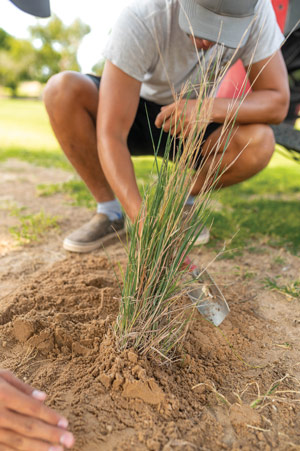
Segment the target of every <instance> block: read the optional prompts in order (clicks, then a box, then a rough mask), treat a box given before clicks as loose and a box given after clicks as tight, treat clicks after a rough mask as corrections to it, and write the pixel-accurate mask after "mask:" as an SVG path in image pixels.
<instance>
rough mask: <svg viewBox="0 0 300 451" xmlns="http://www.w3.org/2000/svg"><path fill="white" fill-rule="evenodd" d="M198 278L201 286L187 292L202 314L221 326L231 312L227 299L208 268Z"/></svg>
mask: <svg viewBox="0 0 300 451" xmlns="http://www.w3.org/2000/svg"><path fill="white" fill-rule="evenodd" d="M195 276H196V275H195V274H194V277H195ZM196 279H197V282H198V283H199V287H197V288H193V289H192V290H190V291H189V292H188V293H187V294H188V296H189V298H190V299H191V301H192V302H193V304H195V306H196V308H197V310H198V311H199V312H200V313H201V315H203V316H204V317H205V318H206V319H208V320H209V321H211V322H212V323H213V324H214V325H215V326H219V325H220V324H221V323H222V322H223V321H224V319H225V318H226V316H227V315H228V313H229V312H230V309H229V306H228V304H227V302H226V299H225V298H224V296H223V293H222V292H221V290H220V289H219V287H218V286H217V284H216V283H215V281H214V280H213V278H212V277H211V276H210V274H209V273H208V272H207V271H206V270H204V271H203V272H202V273H201V275H200V276H199V275H198V274H197V276H196Z"/></svg>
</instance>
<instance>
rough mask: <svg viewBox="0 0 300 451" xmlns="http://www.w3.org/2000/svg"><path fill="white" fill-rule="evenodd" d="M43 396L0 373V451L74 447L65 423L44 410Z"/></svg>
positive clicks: (61, 449) (12, 377)
mask: <svg viewBox="0 0 300 451" xmlns="http://www.w3.org/2000/svg"><path fill="white" fill-rule="evenodd" d="M46 396H47V395H46V393H44V392H41V391H39V390H34V389H33V388H32V387H30V386H29V385H27V384H25V383H23V382H21V381H20V380H19V379H17V378H16V377H15V376H14V375H13V374H12V373H11V372H9V371H4V370H0V451H2V450H5V451H9V450H22V451H63V449H64V447H66V448H71V447H72V446H73V444H74V437H73V435H72V434H71V433H70V432H68V431H67V427H68V421H67V419H66V418H64V417H63V416H61V415H60V414H58V413H57V412H55V411H54V410H52V409H50V408H49V407H47V406H45V404H44V401H45V399H46Z"/></svg>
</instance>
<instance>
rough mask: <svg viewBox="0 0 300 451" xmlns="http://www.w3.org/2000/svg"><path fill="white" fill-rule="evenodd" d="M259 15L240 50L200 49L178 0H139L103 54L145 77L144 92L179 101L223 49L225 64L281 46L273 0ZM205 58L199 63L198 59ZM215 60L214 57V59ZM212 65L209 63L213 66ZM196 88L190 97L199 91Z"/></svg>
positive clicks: (264, 0)
mask: <svg viewBox="0 0 300 451" xmlns="http://www.w3.org/2000/svg"><path fill="white" fill-rule="evenodd" d="M256 11H257V14H256V17H255V19H254V20H253V22H252V24H251V29H250V34H249V37H248V39H247V41H246V43H245V45H244V46H243V47H241V48H239V49H238V50H237V51H236V50H233V49H229V48H224V47H222V46H218V47H219V49H218V50H219V51H217V52H216V46H213V47H212V48H210V49H209V50H207V51H205V52H204V51H202V50H200V51H199V52H197V50H196V49H195V46H194V44H193V43H192V41H191V39H190V38H189V37H188V36H187V35H186V33H185V32H184V31H182V29H181V28H180V26H179V23H178V14H179V1H178V0H134V1H133V2H132V3H131V5H130V6H128V7H126V8H125V9H124V10H123V11H122V13H121V15H120V17H119V18H118V20H117V22H116V23H115V25H114V27H113V30H112V33H111V34H110V36H109V38H108V42H107V44H106V46H105V48H104V52H103V54H104V57H105V58H107V59H108V60H110V61H111V62H112V63H113V64H114V65H116V66H117V67H119V68H120V69H121V70H122V71H124V72H125V73H127V74H128V75H130V76H131V77H133V78H135V79H137V80H139V81H141V82H142V86H141V93H140V95H141V97H143V98H145V99H147V100H151V101H153V102H156V103H158V104H161V105H166V104H169V103H172V102H173V101H174V97H173V95H172V90H174V91H175V93H177V94H178V93H179V92H180V90H181V89H182V87H183V86H184V85H185V83H186V82H187V81H190V82H191V83H192V84H195V85H197V84H199V82H200V81H201V80H199V78H201V75H200V74H201V72H202V73H203V72H204V71H205V68H206V67H207V65H208V64H211V60H212V57H213V55H217V54H218V55H219V54H220V52H221V64H220V67H222V66H224V65H225V64H226V63H227V62H228V61H230V59H231V58H232V57H233V55H234V54H235V55H234V57H233V59H232V64H233V63H234V62H235V61H237V60H238V59H239V58H241V60H242V61H243V63H244V65H245V66H248V65H249V64H250V63H252V62H257V61H260V60H262V59H264V58H267V57H269V56H271V55H272V54H273V53H274V52H275V51H276V50H278V49H279V48H280V45H281V43H282V41H283V39H284V38H283V35H282V33H281V31H280V29H279V27H278V25H277V22H276V18H275V14H274V11H273V8H272V5H271V1H270V0H258V3H257V6H256ZM199 61H200V63H199ZM209 62H210V63H209ZM212 66H213V65H211V66H210V67H212ZM195 96H196V93H194V94H192V95H191V97H195Z"/></svg>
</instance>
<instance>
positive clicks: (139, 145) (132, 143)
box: [87, 74, 220, 169]
mask: <svg viewBox="0 0 300 451" xmlns="http://www.w3.org/2000/svg"><path fill="white" fill-rule="evenodd" d="M87 76H88V77H89V78H90V79H91V80H92V81H93V82H94V83H95V85H96V86H97V88H98V89H99V86H100V80H101V79H100V77H97V76H95V75H91V74H87ZM161 107H162V105H158V104H157V103H154V102H151V101H150V100H146V99H143V98H142V97H141V98H140V102H139V105H138V109H137V113H136V116H135V119H134V122H133V124H132V127H131V129H130V132H129V135H128V139H127V145H128V149H129V151H130V154H131V155H133V156H142V155H154V148H153V142H152V139H153V141H154V145H155V148H156V149H157V144H158V143H159V140H160V146H159V149H158V150H157V154H158V155H159V156H160V157H163V156H164V151H165V147H166V143H167V139H168V133H166V132H161V129H159V128H157V127H155V125H154V122H155V119H156V116H157V115H158V114H159V113H160V109H161ZM147 115H148V117H147ZM148 120H149V122H148ZM149 123H150V126H151V133H150V130H149ZM218 127H220V124H217V123H216V122H212V123H211V124H209V125H208V126H207V129H206V131H205V135H204V139H203V143H204V141H205V140H206V139H207V138H208V137H209V135H211V134H212V133H213V132H214V131H215V130H216V129H217V128H218ZM151 134H152V138H151ZM161 135H162V136H161ZM171 154H173V152H171ZM171 156H172V155H170V158H171ZM200 163H201V155H199V158H198V159H197V162H196V165H195V169H197V168H198V167H199V165H200Z"/></svg>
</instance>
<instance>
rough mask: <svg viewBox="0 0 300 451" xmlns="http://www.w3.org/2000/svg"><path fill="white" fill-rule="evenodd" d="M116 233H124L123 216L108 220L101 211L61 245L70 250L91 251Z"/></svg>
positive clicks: (105, 242)
mask: <svg viewBox="0 0 300 451" xmlns="http://www.w3.org/2000/svg"><path fill="white" fill-rule="evenodd" d="M116 232H117V233H118V234H122V235H123V234H124V232H125V228H124V218H122V219H118V220H117V221H110V220H109V219H108V217H107V216H106V215H105V214H103V213H96V214H95V216H93V217H92V219H91V220H90V221H89V222H87V223H86V224H84V225H83V226H82V227H80V228H79V229H77V230H75V231H74V232H73V233H71V235H69V236H67V237H66V238H65V239H64V242H63V247H64V249H66V250H67V251H71V252H91V251H94V250H95V249H98V248H99V247H101V246H102V245H104V244H107V243H108V241H109V240H110V239H112V238H114V237H116V236H117V233H116Z"/></svg>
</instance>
